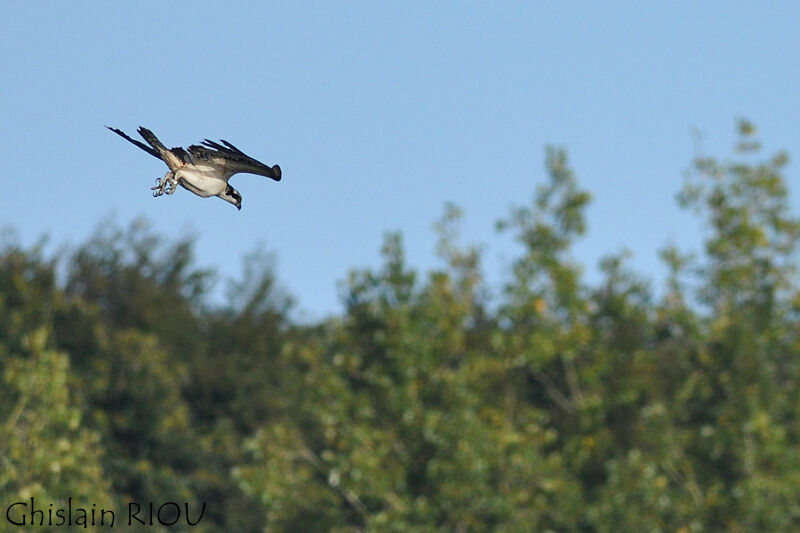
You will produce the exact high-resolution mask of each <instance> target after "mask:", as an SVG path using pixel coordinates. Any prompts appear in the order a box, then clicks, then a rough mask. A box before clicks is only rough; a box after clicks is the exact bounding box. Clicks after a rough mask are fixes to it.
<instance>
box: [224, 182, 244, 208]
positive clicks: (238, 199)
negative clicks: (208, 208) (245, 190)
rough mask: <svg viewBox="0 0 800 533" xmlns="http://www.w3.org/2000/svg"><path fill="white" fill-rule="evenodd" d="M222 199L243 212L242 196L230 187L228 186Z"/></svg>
mask: <svg viewBox="0 0 800 533" xmlns="http://www.w3.org/2000/svg"><path fill="white" fill-rule="evenodd" d="M220 198H222V199H223V200H225V201H226V202H230V203H232V204H233V205H235V206H236V209H238V210H240V211H241V210H242V195H241V194H239V191H237V190H236V189H234V188H233V187H231V186H230V185H228V187H227V188H226V189H225V192H224V193H222V194H221V195H220Z"/></svg>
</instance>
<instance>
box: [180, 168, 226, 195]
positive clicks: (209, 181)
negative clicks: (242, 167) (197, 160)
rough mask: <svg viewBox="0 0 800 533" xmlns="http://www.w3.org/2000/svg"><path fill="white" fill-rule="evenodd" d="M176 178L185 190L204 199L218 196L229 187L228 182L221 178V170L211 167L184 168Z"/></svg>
mask: <svg viewBox="0 0 800 533" xmlns="http://www.w3.org/2000/svg"><path fill="white" fill-rule="evenodd" d="M176 177H177V178H178V179H179V183H180V184H181V185H183V186H184V188H186V189H188V190H190V191H191V192H193V193H195V194H196V195H197V196H202V197H204V198H207V197H209V196H217V195H218V194H220V193H221V192H223V191H224V190H225V189H226V188H227V187H228V181H227V180H225V179H223V178H222V177H221V176H220V172H219V169H216V168H213V167H210V166H208V167H207V166H204V165H192V166H191V167H189V168H187V167H186V166H184V167H183V168H181V169H180V170H178V172H177V173H176Z"/></svg>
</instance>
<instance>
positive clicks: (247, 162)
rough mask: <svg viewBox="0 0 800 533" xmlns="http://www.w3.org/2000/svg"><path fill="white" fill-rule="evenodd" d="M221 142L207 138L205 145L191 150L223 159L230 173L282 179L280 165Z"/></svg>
mask: <svg viewBox="0 0 800 533" xmlns="http://www.w3.org/2000/svg"><path fill="white" fill-rule="evenodd" d="M220 142H221V143H222V144H219V143H216V142H214V141H210V140H208V139H205V140H204V141H203V142H202V143H201V144H203V146H197V145H192V146H190V147H189V152H190V153H191V154H192V155H193V156H198V157H202V158H205V159H209V160H211V159H212V158H214V159H218V160H221V162H222V163H223V165H224V167H225V170H226V171H227V172H229V173H230V175H233V174H236V173H237V172H246V173H248V174H258V175H259V176H266V177H268V178H272V179H273V180H275V181H280V180H281V167H279V166H278V165H273V166H269V165H265V164H264V163H262V162H261V161H259V160H257V159H254V158H252V157H250V156H249V155H247V154H245V153H244V152H242V151H241V150H239V149H238V148H236V147H235V146H234V145H232V144H231V143H229V142H228V141H225V140H221V141H220ZM223 145H224V146H223Z"/></svg>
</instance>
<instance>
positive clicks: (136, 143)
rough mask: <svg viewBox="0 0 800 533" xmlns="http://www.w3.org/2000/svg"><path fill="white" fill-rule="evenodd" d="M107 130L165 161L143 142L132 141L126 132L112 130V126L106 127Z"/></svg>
mask: <svg viewBox="0 0 800 533" xmlns="http://www.w3.org/2000/svg"><path fill="white" fill-rule="evenodd" d="M106 128H108V129H110V130H111V131H113V132H114V133H116V134H117V135H119V136H120V137H122V138H123V139H125V140H126V141H128V142H132V143H133V144H135V145H136V146H138V147H139V148H141V149H142V150H144V151H145V152H147V153H148V154H150V155H152V156H153V157H157V158H158V159H161V160H162V161H163V158H162V157H161V155H159V153H158V152H156V151H155V150H153V149H152V148H150V147H149V146H147V145H146V144H144V143H143V142H142V141H137V140H136V139H131V138H130V137H128V135H127V134H125V132H124V131H122V130H118V129H117V128H112V127H111V126H106Z"/></svg>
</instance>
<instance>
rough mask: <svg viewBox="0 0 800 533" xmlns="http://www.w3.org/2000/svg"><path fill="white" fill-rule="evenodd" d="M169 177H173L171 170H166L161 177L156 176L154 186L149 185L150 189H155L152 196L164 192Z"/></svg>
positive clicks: (157, 195)
mask: <svg viewBox="0 0 800 533" xmlns="http://www.w3.org/2000/svg"><path fill="white" fill-rule="evenodd" d="M171 179H174V177H173V174H172V172H167V173H166V174H164V177H163V178H156V186H155V187H150V190H151V191H155V192H154V193H153V197H154V198H157V197H159V196H161V195H163V194H164V193H165V192H166V189H167V184H168V183H169V182H170V180H171Z"/></svg>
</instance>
